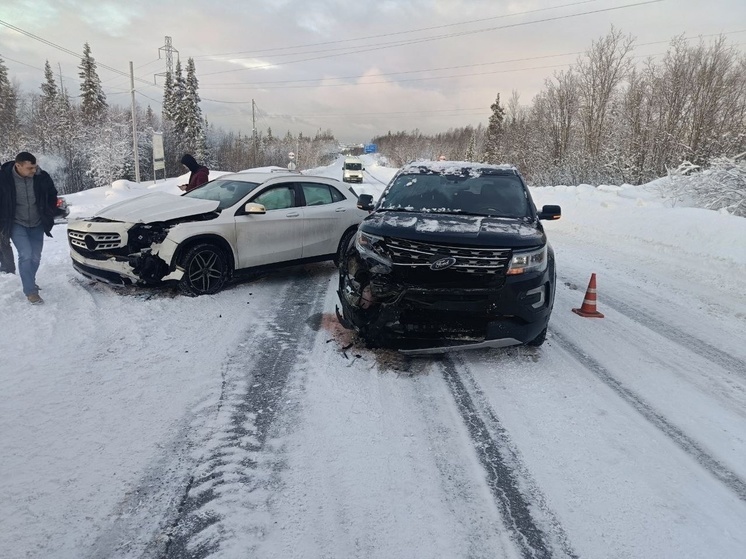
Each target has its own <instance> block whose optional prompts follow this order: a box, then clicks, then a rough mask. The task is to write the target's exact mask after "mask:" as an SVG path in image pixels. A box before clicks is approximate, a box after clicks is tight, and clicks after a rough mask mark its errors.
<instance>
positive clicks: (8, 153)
mask: <svg viewBox="0 0 746 559" xmlns="http://www.w3.org/2000/svg"><path fill="white" fill-rule="evenodd" d="M17 110H18V92H17V91H16V88H15V87H14V86H13V85H12V84H11V83H10V80H9V79H8V68H7V66H5V62H4V61H3V59H2V58H0V157H2V161H6V160H8V159H10V158H11V157H14V156H15V153H13V152H14V151H15V147H16V145H15V144H16V143H17V142H16V141H15V139H17V136H18V134H19V130H18V115H17Z"/></svg>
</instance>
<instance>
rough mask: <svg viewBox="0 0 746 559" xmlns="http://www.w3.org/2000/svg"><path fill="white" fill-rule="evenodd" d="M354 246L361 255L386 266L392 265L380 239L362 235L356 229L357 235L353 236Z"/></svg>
mask: <svg viewBox="0 0 746 559" xmlns="http://www.w3.org/2000/svg"><path fill="white" fill-rule="evenodd" d="M355 246H356V247H357V250H358V252H360V254H361V255H363V256H367V257H369V258H372V259H373V260H376V261H378V262H380V263H381V264H384V265H386V266H391V265H392V262H391V257H390V256H389V255H388V252H387V251H386V245H385V244H384V242H383V238H382V237H378V236H376V235H370V234H368V233H363V232H362V231H361V230H359V229H358V232H357V235H356V236H355Z"/></svg>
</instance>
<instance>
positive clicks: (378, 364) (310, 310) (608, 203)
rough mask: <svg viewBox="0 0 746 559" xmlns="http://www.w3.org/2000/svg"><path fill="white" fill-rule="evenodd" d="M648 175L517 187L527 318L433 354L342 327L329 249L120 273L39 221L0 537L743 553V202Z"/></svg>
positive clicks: (16, 286)
mask: <svg viewBox="0 0 746 559" xmlns="http://www.w3.org/2000/svg"><path fill="white" fill-rule="evenodd" d="M365 157H366V171H367V172H366V181H365V182H364V183H363V184H362V185H360V186H357V185H355V186H354V188H355V189H356V190H357V191H358V192H369V193H372V194H374V195H377V194H379V193H380V192H381V190H382V189H383V186H384V184H385V183H386V182H387V181H388V180H389V179H390V178H391V177H392V176H393V174H394V172H395V169H391V168H387V167H384V166H381V165H379V164H378V163H377V160H376V159H375V158H373V157H372V156H365ZM42 163H43V162H42ZM311 172H312V173H316V174H321V175H325V176H331V177H334V178H340V177H341V163H340V161H337V162H335V163H334V164H332V165H331V166H329V167H326V168H319V169H314V170H312V171H310V172H309V173H311ZM218 174H219V173H216V172H213V173H211V178H214V177H215V176H218ZM185 178H186V177H180V178H175V179H169V180H166V181H159V182H158V183H156V184H154V185H151V184H147V185H145V184H143V185H137V184H133V183H129V182H127V181H118V182H116V183H114V184H113V185H112V186H111V187H108V188H101V189H95V190H92V191H87V192H83V193H79V194H74V195H71V196H68V197H67V198H68V201H69V202H70V204H71V205H72V208H71V209H72V215H73V216H87V215H91V214H93V213H94V212H95V211H96V210H98V209H100V208H102V207H105V206H106V205H109V204H111V203H114V202H116V201H119V200H121V199H124V198H126V197H131V196H138V195H141V194H145V193H148V192H152V191H153V190H163V191H166V192H171V193H174V194H178V193H180V191H179V190H178V188H177V186H176V185H178V184H181V183H183V182H184V179H185ZM664 182H665V181H659V183H652V184H648V185H644V186H640V187H632V186H629V185H623V186H604V187H599V188H592V187H590V186H562V187H551V188H549V187H547V188H533V189H532V194H533V196H534V199H535V201H536V202H537V205H543V204H559V205H561V206H562V210H563V218H562V219H561V220H559V221H557V222H548V223H547V222H545V228H546V229H547V231H548V234H549V236H550V238H551V241H552V244H553V246H554V249H555V252H556V255H557V262H558V275H559V278H558V279H559V281H558V287H557V299H556V303H555V307H554V314H553V316H552V320H551V322H550V332H549V337H548V341H547V343H546V344H545V345H544V346H543V347H542V348H540V349H539V350H537V351H535V350H528V349H524V348H512V349H507V350H490V351H478V352H471V353H465V354H461V355H456V356H452V357H445V358H438V357H436V358H417V359H408V358H404V357H403V356H400V355H398V354H396V353H392V352H386V351H375V352H374V351H370V350H366V349H364V348H362V347H358V346H357V345H353V346H352V347H348V346H349V344H350V343H351V341H352V338H351V337H350V335H349V333H347V332H345V331H344V330H343V329H342V328H341V327H340V326H339V324H338V323H337V321H336V318H335V317H334V309H335V305H336V303H337V301H336V292H335V290H336V276H335V272H334V268H333V266H332V265H331V264H326V263H323V264H315V265H309V266H303V267H297V268H291V269H288V270H284V271H281V272H277V273H272V274H267V275H265V276H263V277H261V278H259V279H254V280H252V281H247V282H243V283H238V284H235V285H233V286H231V287H230V288H228V289H226V290H225V291H223V292H221V293H219V294H217V295H214V296H205V297H198V298H187V297H182V296H178V295H174V293H173V292H172V291H171V290H169V289H156V290H153V289H149V290H146V289H134V288H127V289H115V288H111V287H108V286H105V285H101V284H95V283H92V282H90V281H88V280H86V279H85V278H83V277H82V276H80V275H78V274H77V273H76V272H75V271H74V270H73V269H72V266H71V264H70V257H69V254H68V248H67V244H66V240H65V229H64V226H63V225H58V226H56V227H55V228H54V230H53V234H54V238H52V239H47V240H46V242H45V245H44V254H43V257H42V265H41V269H40V271H39V274H38V283H39V284H40V285H41V287H42V292H41V294H42V296H43V297H44V299H45V301H46V303H45V304H44V305H40V306H31V305H29V304H28V303H27V302H26V300H25V298H24V297H23V294H22V292H21V288H20V281H19V279H18V277H17V276H14V275H0V309H1V310H0V332H2V334H1V335H0V449H2V453H0V473H2V475H0V557H3V558H9V559H16V558H32V557H33V558H37V557H39V558H42V557H43V558H46V557H55V558H70V559H72V558H75V559H77V558H83V557H102V558H103V557H117V558H119V557H122V558H124V557H127V558H129V557H132V558H134V557H226V558H238V557H262V558H264V557H274V558H290V557H345V558H347V557H375V558H399V557H401V558H409V557H426V558H431V557H433V558H434V557H443V558H452V557H491V558H492V557H511V558H512V557H587V558H594V559H595V558H605V557H609V558H611V557H614V558H620V557H635V558H638V557H645V558H656V559H658V558H677V559H679V558H695V557H696V558H712V557H717V558H719V559H720V558H733V559H736V558H741V557H744V554H745V550H746V530H744V526H746V444H745V439H746V344H744V340H746V279H745V278H746V242H745V241H744V240H745V239H746V220H745V219H743V218H736V217H732V216H729V215H726V214H722V213H717V212H713V211H708V210H701V209H696V208H686V207H671V205H670V204H668V203H667V202H665V201H664V200H663V198H662V197H661V196H660V193H659V188H660V187H661V186H662V184H663V187H664V186H665V185H664ZM591 273H596V274H597V280H598V292H599V297H598V298H599V310H600V311H601V312H603V313H604V314H605V318H603V319H585V318H581V317H579V316H577V315H575V314H574V313H572V312H571V311H570V310H571V308H573V307H578V306H580V303H581V302H582V299H583V295H584V292H585V289H586V286H587V283H588V280H589V278H590V274H591Z"/></svg>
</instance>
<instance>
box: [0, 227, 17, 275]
mask: <svg viewBox="0 0 746 559" xmlns="http://www.w3.org/2000/svg"><path fill="white" fill-rule="evenodd" d="M0 272H6V273H8V274H15V273H16V261H15V258H13V248H12V247H11V246H10V239H8V238H7V237H5V236H4V235H0Z"/></svg>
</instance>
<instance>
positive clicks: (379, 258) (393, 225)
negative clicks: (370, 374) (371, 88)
mask: <svg viewBox="0 0 746 559" xmlns="http://www.w3.org/2000/svg"><path fill="white" fill-rule="evenodd" d="M358 207H360V208H362V209H366V210H369V211H371V212H372V213H371V214H370V215H369V216H368V217H367V218H366V219H365V220H364V221H363V222H362V223H361V224H360V227H359V228H358V231H357V235H356V237H355V241H354V243H352V242H351V243H350V244H349V245H348V247H347V250H346V252H345V254H344V257H343V258H342V261H341V263H340V276H339V291H338V294H339V299H340V302H341V305H342V313H341V315H340V316H339V318H340V321H341V322H342V324H344V325H345V326H346V327H348V328H352V329H355V330H357V331H358V332H359V333H360V335H361V336H362V337H363V339H364V340H365V341H366V342H367V343H368V345H369V346H371V347H376V346H384V347H398V348H399V349H404V350H411V351H413V352H419V353H428V352H433V353H435V352H440V351H444V350H446V349H465V348H471V347H505V346H510V345H518V344H527V345H531V346H539V345H541V344H542V343H543V342H544V339H545V337H546V332H547V323H548V322H549V316H550V314H551V312H552V305H553V303H554V290H555V278H556V273H555V265H554V251H553V250H552V247H551V246H550V245H549V243H548V242H547V237H546V234H545V233H544V229H543V227H542V225H541V223H540V221H539V220H541V219H559V218H560V216H561V210H560V207H559V206H544V207H543V208H542V210H541V211H537V210H536V206H534V202H533V200H532V199H531V194H530V193H529V191H528V188H527V187H526V183H525V182H524V181H523V178H522V177H521V175H520V174H519V173H518V171H517V170H516V169H515V168H514V167H510V166H504V165H499V166H498V165H485V164H479V163H465V162H454V161H437V162H436V161H418V162H415V163H411V164H409V165H407V166H406V167H404V168H402V169H401V170H400V171H399V172H398V173H397V174H396V176H394V178H393V179H392V180H391V182H390V183H389V184H388V186H387V187H386V189H385V190H384V192H383V194H382V195H381V198H380V199H379V200H378V203H377V204H376V205H375V206H374V205H373V199H372V197H371V196H370V195H362V196H360V199H359V200H358ZM338 314H339V313H338Z"/></svg>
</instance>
